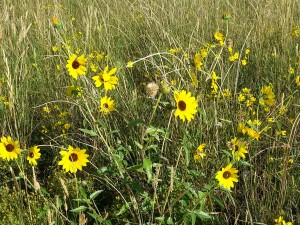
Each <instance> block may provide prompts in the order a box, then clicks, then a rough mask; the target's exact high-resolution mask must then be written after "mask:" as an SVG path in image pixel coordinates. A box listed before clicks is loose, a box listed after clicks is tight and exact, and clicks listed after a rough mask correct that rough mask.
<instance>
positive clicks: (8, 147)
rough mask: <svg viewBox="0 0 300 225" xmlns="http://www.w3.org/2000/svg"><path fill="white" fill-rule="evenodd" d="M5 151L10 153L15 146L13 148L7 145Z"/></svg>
mask: <svg viewBox="0 0 300 225" xmlns="http://www.w3.org/2000/svg"><path fill="white" fill-rule="evenodd" d="M5 148H6V151H8V152H12V151H13V150H14V149H15V146H13V145H12V144H8V145H6V146H5Z"/></svg>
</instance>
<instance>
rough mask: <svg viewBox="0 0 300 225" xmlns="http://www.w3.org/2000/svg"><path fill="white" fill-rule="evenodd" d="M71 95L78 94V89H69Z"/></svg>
mask: <svg viewBox="0 0 300 225" xmlns="http://www.w3.org/2000/svg"><path fill="white" fill-rule="evenodd" d="M71 94H72V96H77V95H78V94H79V91H78V90H72V91H71Z"/></svg>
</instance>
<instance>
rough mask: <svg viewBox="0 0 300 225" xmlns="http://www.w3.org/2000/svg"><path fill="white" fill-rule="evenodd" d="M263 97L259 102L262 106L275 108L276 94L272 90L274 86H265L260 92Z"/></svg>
mask: <svg viewBox="0 0 300 225" xmlns="http://www.w3.org/2000/svg"><path fill="white" fill-rule="evenodd" d="M260 93H261V94H262V97H261V98H260V100H259V103H260V104H261V105H262V106H273V105H274V104H275V94H274V92H273V90H272V86H271V85H269V86H263V87H262V89H261V90H260Z"/></svg>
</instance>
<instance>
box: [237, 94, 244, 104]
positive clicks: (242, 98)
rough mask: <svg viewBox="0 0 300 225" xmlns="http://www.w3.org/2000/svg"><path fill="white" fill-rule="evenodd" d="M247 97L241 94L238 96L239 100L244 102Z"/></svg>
mask: <svg viewBox="0 0 300 225" xmlns="http://www.w3.org/2000/svg"><path fill="white" fill-rule="evenodd" d="M245 99H246V97H245V95H243V94H239V97H238V101H239V102H243V101H245Z"/></svg>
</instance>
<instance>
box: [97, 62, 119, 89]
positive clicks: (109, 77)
mask: <svg viewBox="0 0 300 225" xmlns="http://www.w3.org/2000/svg"><path fill="white" fill-rule="evenodd" d="M116 72H117V68H113V69H111V70H108V66H106V67H105V69H104V71H103V72H101V73H99V74H98V75H97V76H93V77H92V79H93V80H94V81H95V85H96V87H101V86H102V84H103V85H104V89H105V90H106V91H109V90H113V89H115V88H116V86H115V85H116V84H118V78H117V77H116V76H114V74H115V73H116Z"/></svg>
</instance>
